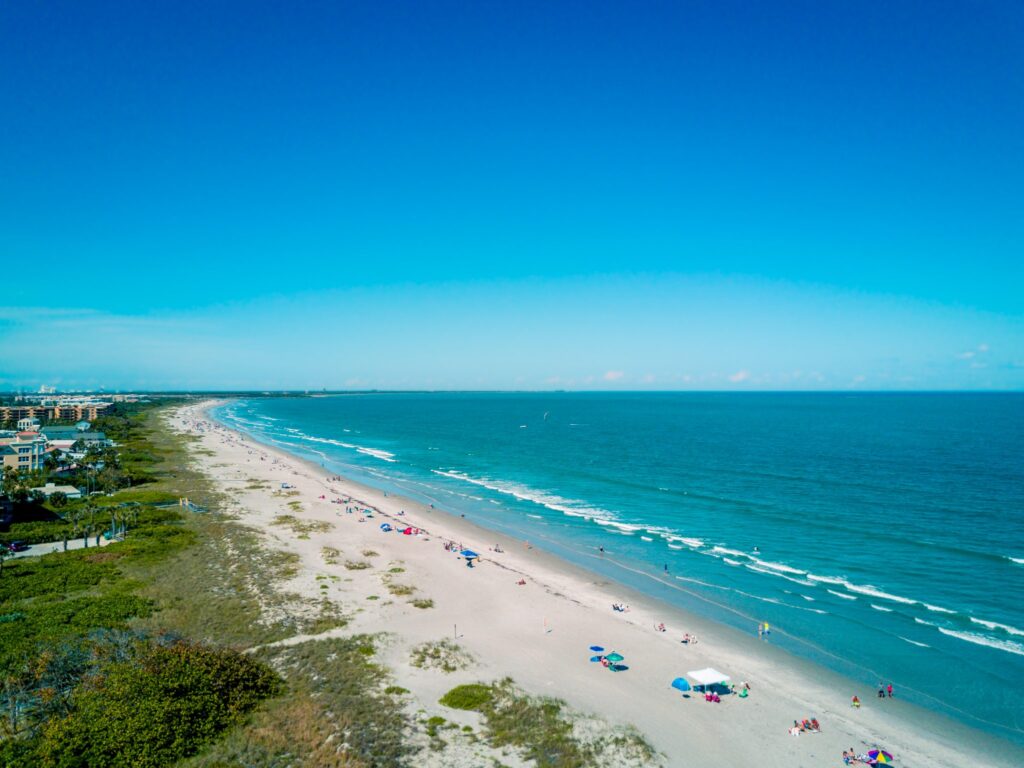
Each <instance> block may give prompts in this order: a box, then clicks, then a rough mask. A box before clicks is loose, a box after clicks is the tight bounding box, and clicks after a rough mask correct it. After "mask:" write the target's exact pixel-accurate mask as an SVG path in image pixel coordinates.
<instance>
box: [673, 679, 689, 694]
mask: <svg viewBox="0 0 1024 768" xmlns="http://www.w3.org/2000/svg"><path fill="white" fill-rule="evenodd" d="M672 687H673V688H675V689H676V690H677V691H688V690H690V683H689V682H688V681H687V680H686V678H685V677H677V678H676V679H675V680H673V681H672Z"/></svg>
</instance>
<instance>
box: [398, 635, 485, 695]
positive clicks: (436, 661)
mask: <svg viewBox="0 0 1024 768" xmlns="http://www.w3.org/2000/svg"><path fill="white" fill-rule="evenodd" d="M409 663H410V664H412V665H413V666H414V667H419V668H420V669H439V670H441V671H442V672H457V671H458V670H460V669H466V668H467V667H469V666H470V665H471V664H472V663H473V657H472V656H471V655H470V654H469V652H468V651H466V650H465V649H463V648H462V646H460V645H458V644H457V643H454V642H452V641H451V640H447V639H445V640H438V641H436V642H430V643H420V644H419V645H417V646H416V647H415V648H413V649H412V652H411V653H410V654H409ZM456 709H468V707H456Z"/></svg>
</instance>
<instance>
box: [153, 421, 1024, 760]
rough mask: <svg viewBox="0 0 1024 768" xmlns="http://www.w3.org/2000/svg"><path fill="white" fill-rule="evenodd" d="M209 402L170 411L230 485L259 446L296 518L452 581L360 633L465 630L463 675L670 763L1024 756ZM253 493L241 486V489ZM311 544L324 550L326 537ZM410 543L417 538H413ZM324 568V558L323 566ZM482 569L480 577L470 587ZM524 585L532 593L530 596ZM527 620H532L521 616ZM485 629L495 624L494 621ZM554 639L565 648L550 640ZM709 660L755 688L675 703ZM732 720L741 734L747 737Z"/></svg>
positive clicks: (427, 577) (374, 614)
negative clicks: (819, 729)
mask: <svg viewBox="0 0 1024 768" xmlns="http://www.w3.org/2000/svg"><path fill="white" fill-rule="evenodd" d="M213 405H214V404H212V403H210V402H206V403H200V404H196V405H189V406H183V407H181V408H179V409H177V410H176V411H175V412H173V415H172V417H171V420H172V421H174V422H177V424H178V426H179V427H180V428H185V427H187V422H188V421H190V420H191V421H192V422H195V423H198V422H200V421H208V422H210V423H211V424H212V425H213V426H212V427H211V429H210V430H209V431H208V432H205V433H200V435H201V438H202V444H203V447H204V448H207V449H212V450H213V451H214V454H215V455H214V456H213V457H211V460H210V461H205V460H201V459H200V457H198V456H196V455H195V452H193V455H194V459H195V460H196V461H197V462H200V463H203V464H206V465H208V466H206V467H205V468H204V470H203V471H206V472H207V473H208V474H210V475H211V476H212V477H213V478H214V479H215V480H216V481H217V484H218V485H220V486H224V485H225V484H226V482H225V477H224V476H223V475H224V474H225V473H223V472H221V473H218V472H217V471H216V470H217V469H218V467H220V468H223V467H224V466H227V467H230V468H232V469H233V470H234V471H235V472H236V473H238V472H239V471H241V470H243V469H244V470H245V471H247V472H248V471H255V470H256V466H255V465H254V462H253V461H252V460H251V459H245V460H244V462H243V460H242V456H243V455H247V456H251V455H252V454H251V453H246V454H243V453H242V452H243V451H244V452H248V451H251V450H252V449H253V448H256V449H257V451H261V452H262V455H263V456H264V457H273V458H272V460H271V461H270V462H267V461H266V460H265V458H264V460H262V461H261V462H260V465H262V466H260V467H259V468H260V470H261V471H260V472H259V473H258V474H259V475H260V477H261V478H262V479H266V480H270V479H271V478H275V479H278V480H279V479H280V478H282V477H289V478H291V477H294V478H296V480H295V482H294V485H295V487H296V490H297V491H298V494H299V495H297V496H295V499H296V500H298V501H299V503H300V505H301V506H302V507H303V512H302V517H303V519H306V518H309V519H315V520H320V521H324V522H328V521H329V522H331V523H332V524H334V523H335V521H337V525H336V526H335V528H336V530H335V531H333V532H332V533H331V534H324V535H322V536H321V535H320V534H317V535H316V536H315V540H317V541H319V540H320V539H323V540H324V541H328V540H339V541H343V540H344V539H338V534H341V533H344V534H348V536H347V537H346V538H347V539H348V540H349V541H351V540H352V539H353V538H355V539H358V540H362V541H366V542H371V541H372V543H373V547H374V549H390V550H391V552H390V553H389V554H398V555H400V557H401V559H402V562H403V563H409V562H411V559H412V557H413V556H415V561H416V568H415V569H414V568H411V567H410V568H408V569H407V570H409V571H410V572H413V571H414V570H415V571H416V572H417V573H416V576H417V577H418V578H417V580H416V581H417V583H419V582H425V583H426V584H428V586H429V587H433V586H434V585H435V584H437V585H441V586H443V589H444V598H443V599H442V598H440V597H439V596H438V595H434V594H430V592H431V591H436V589H434V590H429V589H425V592H426V596H429V597H431V598H434V599H436V601H437V602H438V603H439V605H438V607H437V609H431V610H428V611H416V609H412V610H413V613H412V614H408V611H406V613H405V615H402V616H401V617H400V618H402V619H403V621H402V622H399V623H400V624H401V625H402V629H401V630H396V629H393V627H392V626H390V624H392V623H393V622H391V621H389V619H391V618H392V617H390V616H387V615H382V614H386V613H387V611H384V610H376V609H374V610H371V609H368V608H366V607H365V606H364V607H363V608H361V609H359V612H358V613H357V616H356V617H355V619H354V621H353V624H354V625H358V626H361V625H364V624H365V625H366V626H365V630H366V631H380V630H381V629H385V628H387V629H388V631H398V632H400V633H401V634H403V635H405V636H407V637H411V638H414V639H420V638H423V639H428V640H436V639H438V637H439V635H441V636H449V637H450V636H451V635H452V634H456V635H458V640H459V642H460V644H462V645H464V646H465V647H467V649H468V650H469V651H470V652H471V653H473V655H474V656H475V657H476V658H478V659H479V660H480V666H479V667H478V669H477V670H475V671H474V673H473V674H472V675H469V676H468V678H472V679H474V680H475V679H485V678H487V677H488V674H490V676H491V677H495V678H500V677H504V676H506V675H509V676H511V677H513V678H514V679H515V680H516V682H517V683H518V684H520V685H522V686H523V687H524V688H525V689H526V690H528V691H530V692H533V693H544V694H549V695H555V696H558V697H559V698H563V699H565V700H566V701H567V702H568V703H569V704H570V705H571V706H573V707H574V708H575V709H578V710H582V711H585V712H588V711H589V712H595V713H596V714H598V715H600V716H601V717H605V718H608V719H609V720H610V721H612V722H622V723H624V722H632V723H633V724H634V725H636V726H637V727H638V728H639V730H640V731H641V732H642V733H643V734H644V735H645V736H646V737H647V738H648V739H650V740H651V741H652V743H653V744H654V746H655V747H656V748H657V749H658V750H659V751H660V752H663V753H664V754H665V755H667V756H668V759H669V764H676V763H675V762H673V760H678V759H679V758H680V757H681V755H683V754H686V755H687V756H689V757H691V758H693V759H698V758H697V756H698V755H700V756H701V757H700V758H699V759H720V758H721V756H722V754H723V753H724V752H725V751H728V752H729V753H730V754H733V755H737V754H739V755H742V759H739V760H734V762H736V763H738V764H753V763H755V762H756V763H758V764H759V765H779V766H782V765H786V766H791V765H793V764H794V761H796V763H797V764H802V763H801V761H803V760H811V761H812V762H811V763H810V764H814V765H823V764H839V763H840V762H841V758H840V755H841V753H842V752H843V751H844V750H845V749H847V748H849V747H850V746H854V747H856V751H857V752H858V753H859V752H861V751H864V750H866V749H869V748H873V747H874V746H876V745H877V746H881V747H883V748H885V749H887V750H889V751H890V752H893V753H894V754H896V756H897V758H898V759H899V760H900V761H901V764H905V765H925V764H927V765H956V764H966V762H968V761H969V762H971V763H973V764H981V763H980V761H979V747H980V746H982V745H981V744H979V741H982V742H985V744H984V747H986V748H987V749H985V750H984V751H985V752H987V753H988V754H985V755H984V757H985V759H986V760H988V761H990V762H988V763H985V764H991V765H1015V764H1019V763H1020V760H1021V754H1022V752H1021V750H1020V749H1019V748H1017V747H1016V745H1014V744H1012V743H1011V742H1008V741H1004V740H1003V739H1001V738H1000V737H998V736H995V735H992V734H989V733H987V732H984V731H980V730H978V729H975V728H972V727H969V726H967V725H963V724H961V723H958V722H956V721H954V720H952V719H950V718H948V717H946V716H945V715H942V714H938V713H934V712H932V711H930V710H926V709H924V708H922V707H919V706H916V705H913V704H909V703H905V702H902V701H899V700H898V699H897V700H887V701H886V702H885V704H884V705H877V706H876V705H873V704H872V702H873V696H874V690H873V689H868V688H866V687H865V686H863V685H859V684H857V683H855V682H854V681H851V680H849V679H847V678H845V677H843V676H842V675H840V674H838V673H835V672H831V671H830V670H827V669H824V668H822V667H820V666H819V665H817V664H815V663H814V662H812V661H809V660H806V659H801V658H799V657H796V656H794V655H793V654H791V653H789V652H787V651H785V650H783V649H780V648H778V647H775V646H772V645H771V644H770V643H763V642H760V641H758V640H757V639H756V638H754V637H752V636H749V635H746V634H745V633H743V632H741V631H740V630H737V629H735V628H732V627H729V626H727V625H725V624H721V623H719V622H717V621H714V620H711V619H705V618H703V617H701V616H699V615H696V614H692V613H689V612H687V611H685V610H683V609H681V608H677V607H674V606H670V605H668V604H665V603H662V602H661V601H660V600H658V599H657V598H656V597H651V596H648V595H646V594H643V593H641V592H639V591H636V590H633V589H632V588H629V587H626V586H624V585H621V584H618V583H616V582H614V581H612V580H609V579H607V578H606V577H604V576H600V575H598V574H595V573H593V572H591V571H589V570H587V569H586V568H585V567H582V566H579V565H576V564H574V563H570V562H568V561H566V560H564V559H562V558H561V557H558V556H557V555H555V554H551V553H548V552H545V551H543V550H540V549H537V548H530V549H526V548H525V547H524V546H523V542H522V541H519V540H516V539H513V538H512V537H510V536H508V535H506V534H502V533H498V532H495V531H492V530H491V529H488V528H485V527H483V526H479V525H477V524H476V523H474V522H472V521H471V520H467V519H465V518H463V517H459V516H457V515H455V514H452V513H447V512H444V511H442V510H440V509H430V508H429V507H426V506H424V505H423V504H420V503H418V502H415V501H412V500H409V499H405V498H403V497H401V496H394V495H393V494H387V493H385V492H383V491H379V490H377V489H375V488H373V487H371V486H368V485H366V484H364V483H360V482H357V481H353V480H349V479H344V478H342V479H341V480H333V481H329V482H328V481H326V480H325V475H326V474H328V470H326V469H324V468H321V467H318V466H316V465H315V464H314V463H313V462H310V461H308V460H306V459H303V458H301V457H298V456H295V455H294V454H291V453H289V452H287V451H286V450H284V449H280V448H277V447H274V446H270V445H267V444H266V443H263V442H260V441H258V440H256V439H255V437H253V436H251V435H247V434H245V433H243V432H239V431H236V430H234V429H233V428H231V427H227V426H226V425H224V424H222V423H221V422H218V421H216V420H215V419H213V418H212V417H211V416H210V414H209V410H210V409H211V408H212V407H213ZM185 431H188V430H187V429H186V430H185ZM218 448H219V450H218ZM287 482H290V483H291V482H292V480H291V479H289V480H288V481H287ZM235 492H236V491H234V490H232V493H235ZM320 494H333V495H348V496H350V497H352V498H354V499H359V500H360V502H361V503H362V504H365V506H367V507H370V508H373V509H375V510H378V512H377V514H379V515H381V516H382V517H385V518H387V519H388V520H389V521H391V522H393V523H394V522H402V523H403V524H408V525H413V526H417V527H421V528H423V529H424V530H425V531H429V532H430V534H429V537H404V536H401V535H400V534H394V533H393V534H387V535H385V534H381V533H380V532H379V530H378V529H377V526H376V524H375V521H374V522H370V523H369V524H363V525H359V524H358V523H356V517H355V516H348V515H345V514H344V511H343V510H344V505H341V506H340V509H341V515H338V514H337V513H338V511H339V505H336V504H331V503H330V502H329V500H320V499H319V498H318V497H319V495H320ZM251 495H253V494H246V501H247V502H248V501H249V499H248V497H249V496H251ZM263 495H264V496H265V498H263V499H262V500H261V501H262V504H263V505H264V506H269V507H273V508H276V511H277V513H279V514H280V513H283V512H286V511H287V507H285V505H284V504H283V503H282V502H281V501H280V500H278V499H275V498H274V497H273V496H272V495H271V494H263ZM308 506H311V508H307V507H308ZM282 507H284V510H282V509H281V508H282ZM399 510H405V514H404V515H399V514H398V511H399ZM267 514H269V513H264V514H263V515H262V519H260V516H258V515H253V516H252V517H253V519H251V520H247V522H250V523H253V522H266V520H267ZM339 516H340V517H341V520H340V521H338V520H337V518H338V517H339ZM348 523H353V524H348ZM265 532H266V533H267V534H268V538H271V539H278V541H279V543H282V544H285V543H288V544H294V543H295V542H281V541H280V539H279V537H277V536H276V535H275V534H276V532H275V531H272V530H270V531H265ZM438 537H441V538H445V539H454V540H456V541H460V540H461V541H463V542H464V543H466V544H467V546H469V547H470V548H473V549H475V550H476V551H478V552H479V553H480V554H481V556H482V558H483V560H484V562H482V563H481V565H480V566H479V567H478V568H474V569H473V571H472V572H471V576H472V579H473V581H470V580H469V577H470V573H466V571H467V569H466V568H465V566H464V565H462V563H461V562H459V561H456V560H455V559H454V558H453V557H445V556H444V555H446V554H447V553H445V552H444V550H443V549H442V548H441V547H440V545H439V544H438V543H437V538H438ZM311 540H312V539H311ZM399 542H401V543H399ZM494 544H500V545H501V548H502V549H503V550H504V552H502V553H500V554H499V553H496V552H494V551H493V546H494ZM313 546H315V549H314V550H313V554H316V553H317V552H319V546H318V545H313ZM413 548H415V551H411V550H413ZM309 555H310V552H305V553H303V561H304V564H309V565H313V564H312V563H309V561H310V559H311V558H310V557H309ZM442 564H443V565H442ZM457 566H461V568H458V567H457ZM494 566H497V567H494ZM316 567H318V568H319V569H320V570H323V566H322V565H321V564H316ZM453 574H458V575H454V576H453ZM518 578H521V579H525V580H527V582H528V583H527V585H525V586H519V585H517V584H515V581H516V580H517V579H518ZM474 582H476V583H478V585H479V588H478V589H474V588H473V583H474ZM485 586H486V588H484V587H485ZM510 586H511V589H510V588H509V587H510ZM312 594H317V593H316V592H314V593H312ZM524 595H526V596H527V598H528V599H526V600H523V599H522V598H523V596H524ZM449 601H451V602H453V603H461V605H462V606H464V607H469V606H473V607H474V610H473V611H472V612H471V613H472V615H473V616H475V617H476V618H474V619H469V620H467V622H466V623H464V624H463V631H462V632H460V631H459V629H458V626H459V625H458V622H457V621H455V622H451V623H450V624H449V622H448V620H447V619H448V617H450V616H453V615H454V616H455V617H456V618H458V616H459V615H460V613H461V612H464V607H460V605H445V603H447V602H449ZM612 602H625V603H629V604H630V605H632V607H633V608H632V610H631V611H630V612H629V613H627V614H621V613H613V612H612V611H611V610H610V607H609V606H610V604H611V603H612ZM524 603H525V605H524ZM374 608H376V606H374ZM381 609H383V606H381ZM506 614H508V615H506ZM442 615H443V616H444V617H445V618H442ZM481 619H482V620H483V621H481ZM661 622H664V623H665V624H666V625H667V626H668V627H669V630H670V631H669V632H666V633H658V632H655V630H654V625H655V624H657V623H661ZM528 624H529V625H532V627H533V628H532V629H527V628H526V626H527V625H528ZM452 626H454V627H455V629H454V631H453V629H452ZM482 627H483V631H482V629H481V628H482ZM488 628H494V630H495V631H492V632H487V631H486V630H487V629H488ZM498 628H500V629H501V633H506V635H507V636H508V637H513V636H514V637H515V642H514V643H511V644H509V645H512V646H514V647H515V648H516V649H517V650H516V653H515V654H514V655H512V656H510V655H509V654H508V650H507V649H508V646H507V645H506V643H505V636H506V635H501V633H499V632H498V631H497V630H498ZM684 631H685V632H689V633H690V634H697V635H699V637H700V643H699V644H698V645H695V646H689V647H688V646H685V645H682V644H681V643H680V642H679V636H680V635H682V633H683V632H684ZM442 632H446V633H447V635H442ZM496 634H497V635H499V636H498V637H495V636H494V635H496ZM611 640H616V641H617V644H616V643H612V642H611ZM599 641H600V644H601V645H604V646H608V645H612V646H615V647H616V648H617V649H618V650H619V651H620V652H622V653H624V654H625V655H626V657H627V663H629V664H631V665H632V668H631V669H630V671H629V672H627V673H626V674H618V675H607V674H606V673H604V672H603V671H602V670H599V669H597V668H596V665H591V664H589V663H588V662H587V658H586V655H585V649H586V647H587V646H588V645H590V644H592V643H595V642H599ZM553 649H557V653H552V650H553ZM527 660H528V663H527ZM708 665H711V666H715V667H717V668H719V669H722V671H723V672H725V673H726V674H729V675H731V677H732V680H733V682H736V683H739V682H740V681H741V680H744V679H745V680H749V681H750V682H751V686H752V694H751V697H750V698H749V699H747V700H746V701H739V700H736V697H726V701H724V702H723V704H721V705H715V706H711V705H708V704H706V703H705V702H704V701H702V700H697V699H696V698H691V699H690V700H688V701H687V700H681V698H680V696H679V694H678V692H676V691H671V689H670V688H669V686H668V684H669V682H670V681H671V680H672V679H673V678H674V677H676V676H678V675H682V674H685V673H686V672H687V671H688V670H690V669H697V668H700V667H703V666H708ZM399 666H400V663H399ZM409 674H413V675H415V672H412V671H409ZM410 687H411V686H410ZM413 690H414V691H416V689H415V688H413ZM430 693H431V695H432V694H433V692H430ZM441 693H443V691H441ZM854 693H856V694H857V695H858V696H859V697H860V698H861V700H862V702H864V707H863V708H861V709H860V710H853V709H852V708H850V706H849V701H850V696H852V695H853V694H854ZM609 694H612V695H609ZM897 694H898V692H897ZM436 698H437V697H436V696H435V697H434V701H436ZM805 717H807V718H809V717H816V718H817V719H818V720H819V721H821V723H822V725H823V728H824V732H823V733H821V734H813V735H804V736H803V737H802V738H796V739H794V738H792V737H790V736H789V735H788V733H787V728H788V726H789V724H790V723H791V722H792V720H793V719H803V718H805ZM736 729H740V730H742V731H744V732H746V733H747V736H748V737H747V738H740V736H739V735H738V732H737V730H736ZM968 745H969V749H968Z"/></svg>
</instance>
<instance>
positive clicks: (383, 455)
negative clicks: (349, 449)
mask: <svg viewBox="0 0 1024 768" xmlns="http://www.w3.org/2000/svg"><path fill="white" fill-rule="evenodd" d="M356 452H357V453H365V454H366V455H367V456H373V458H375V459H381V460H382V461H390V462H391V463H392V464H393V463H394V462H395V461H396V459H395V454H393V453H388V452H387V451H381V450H378V449H376V448H356Z"/></svg>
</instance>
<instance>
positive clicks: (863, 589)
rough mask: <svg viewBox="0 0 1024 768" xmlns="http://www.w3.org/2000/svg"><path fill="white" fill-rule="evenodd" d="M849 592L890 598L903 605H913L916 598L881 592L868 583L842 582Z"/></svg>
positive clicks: (883, 598) (882, 598) (884, 598)
mask: <svg viewBox="0 0 1024 768" xmlns="http://www.w3.org/2000/svg"><path fill="white" fill-rule="evenodd" d="M843 586H845V587H846V588H847V589H848V590H850V591H851V592H858V593H860V594H862V595H868V596H870V597H877V598H879V599H881V600H892V601H893V602H894V603H903V604H904V605H914V603H916V602H917V600H911V599H910V598H909V597H901V596H900V595H894V594H892V593H890V592H883V591H882V590H880V589H878V588H877V587H873V586H871V585H870V584H851V583H850V582H846V583H845V584H843Z"/></svg>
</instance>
